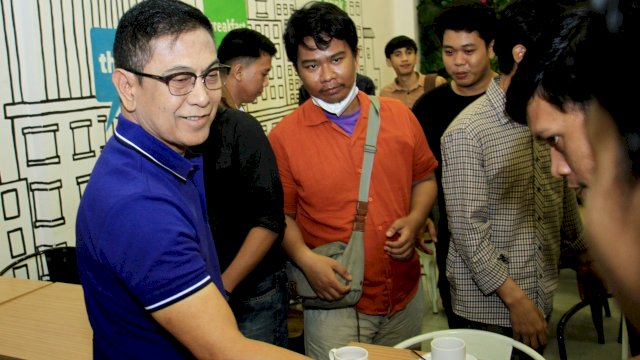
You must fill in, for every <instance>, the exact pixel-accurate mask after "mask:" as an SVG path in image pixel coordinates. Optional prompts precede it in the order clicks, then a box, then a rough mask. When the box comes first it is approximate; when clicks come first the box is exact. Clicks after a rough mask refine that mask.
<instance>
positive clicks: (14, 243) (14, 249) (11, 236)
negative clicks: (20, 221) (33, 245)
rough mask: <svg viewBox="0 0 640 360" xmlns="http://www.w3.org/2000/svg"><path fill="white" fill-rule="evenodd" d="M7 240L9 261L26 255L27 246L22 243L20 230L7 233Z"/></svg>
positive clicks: (22, 238)
mask: <svg viewBox="0 0 640 360" xmlns="http://www.w3.org/2000/svg"><path fill="white" fill-rule="evenodd" d="M7 240H8V242H9V256H10V257H11V259H15V258H17V257H20V256H23V255H26V254H27V246H26V244H25V243H24V234H23V233H22V229H21V228H17V229H13V230H9V231H7Z"/></svg>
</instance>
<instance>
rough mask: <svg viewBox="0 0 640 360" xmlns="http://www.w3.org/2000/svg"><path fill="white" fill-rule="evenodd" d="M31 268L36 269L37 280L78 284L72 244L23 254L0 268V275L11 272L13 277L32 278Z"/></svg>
mask: <svg viewBox="0 0 640 360" xmlns="http://www.w3.org/2000/svg"><path fill="white" fill-rule="evenodd" d="M30 262H31V263H30ZM45 267H46V269H45ZM32 269H36V270H35V271H34V272H35V273H36V277H35V278H37V279H38V280H49V281H56V282H64V283H70V284H80V277H79V275H78V265H77V263H76V248H75V247H73V246H56V247H52V248H47V249H43V250H40V251H37V252H35V253H31V254H27V255H24V256H22V257H20V258H18V259H16V260H14V261H13V262H11V264H9V265H8V266H6V267H5V268H4V269H2V270H0V276H2V275H4V274H6V273H10V272H11V275H12V276H14V277H27V278H34V277H32V276H31V274H32V271H33V270H32Z"/></svg>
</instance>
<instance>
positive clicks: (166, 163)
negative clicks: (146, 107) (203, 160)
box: [115, 114, 196, 181]
mask: <svg viewBox="0 0 640 360" xmlns="http://www.w3.org/2000/svg"><path fill="white" fill-rule="evenodd" d="M115 136H116V139H118V141H120V142H121V143H122V144H123V145H125V146H127V147H129V148H132V149H133V150H135V151H137V152H139V153H140V154H142V155H143V156H145V157H146V158H148V159H149V160H151V161H153V162H154V163H156V164H158V165H159V166H161V167H162V168H164V169H165V170H167V171H169V172H170V173H172V174H173V175H175V176H176V177H178V178H180V179H182V180H183V181H186V180H187V178H188V177H189V173H191V172H192V171H194V170H196V165H194V163H192V162H191V161H189V160H188V159H186V158H185V157H183V156H182V155H180V154H178V153H177V152H175V151H174V150H173V149H171V148H169V147H168V146H167V145H166V144H164V143H163V142H161V141H160V140H158V139H157V138H155V137H154V136H152V135H151V134H149V133H148V132H147V131H146V130H144V129H143V128H142V127H141V126H140V125H138V124H136V123H134V122H132V121H131V120H129V119H127V118H126V117H124V116H123V115H122V114H120V115H118V126H117V127H116V129H115Z"/></svg>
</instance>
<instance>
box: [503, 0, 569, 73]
mask: <svg viewBox="0 0 640 360" xmlns="http://www.w3.org/2000/svg"><path fill="white" fill-rule="evenodd" d="M564 9H565V7H564V6H563V5H562V4H561V3H560V2H559V1H542V0H515V1H513V2H511V3H509V4H508V5H507V6H506V7H505V8H504V9H503V10H502V11H501V12H500V14H499V16H498V18H499V20H498V28H497V30H496V37H495V42H494V44H493V52H494V53H495V54H496V56H497V57H498V70H499V71H500V72H501V73H503V74H509V73H510V72H511V71H512V70H513V67H514V65H515V60H514V58H513V54H512V50H513V48H514V47H515V46H516V45H523V46H524V47H525V48H526V49H527V52H526V53H525V55H524V58H526V57H528V56H531V54H533V53H535V51H536V50H535V47H534V44H535V43H536V41H538V39H539V38H540V36H541V35H542V33H543V29H544V28H545V27H548V26H549V25H550V24H551V23H552V22H553V21H554V20H556V19H558V17H559V16H560V15H561V14H562V13H563V12H564Z"/></svg>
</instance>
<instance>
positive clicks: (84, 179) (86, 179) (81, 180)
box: [76, 174, 91, 198]
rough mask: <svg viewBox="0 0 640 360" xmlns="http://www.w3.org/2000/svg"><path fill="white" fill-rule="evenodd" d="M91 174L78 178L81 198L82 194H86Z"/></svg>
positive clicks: (77, 182)
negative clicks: (85, 190)
mask: <svg viewBox="0 0 640 360" xmlns="http://www.w3.org/2000/svg"><path fill="white" fill-rule="evenodd" d="M90 175H91V174H87V175H82V176H78V177H76V184H77V185H78V191H79V193H80V198H82V194H84V189H86V188H87V183H88V182H89V176H90Z"/></svg>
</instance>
